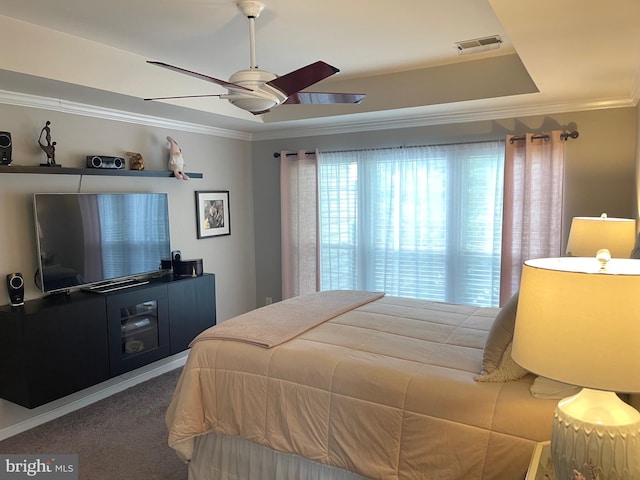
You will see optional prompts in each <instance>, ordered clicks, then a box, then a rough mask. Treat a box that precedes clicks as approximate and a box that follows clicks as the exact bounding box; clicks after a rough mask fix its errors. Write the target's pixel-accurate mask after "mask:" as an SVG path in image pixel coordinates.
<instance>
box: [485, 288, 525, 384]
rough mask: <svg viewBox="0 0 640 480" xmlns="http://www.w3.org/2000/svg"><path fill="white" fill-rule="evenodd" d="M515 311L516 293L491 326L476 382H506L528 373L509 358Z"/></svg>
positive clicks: (516, 308)
mask: <svg viewBox="0 0 640 480" xmlns="http://www.w3.org/2000/svg"><path fill="white" fill-rule="evenodd" d="M517 310H518V292H516V293H515V294H514V295H513V296H512V297H511V298H510V299H509V300H508V301H507V303H505V305H504V306H503V307H502V308H501V309H500V311H499V312H498V314H497V315H496V318H495V320H494V321H493V324H492V325H491V329H490V330H489V335H488V336H487V340H486V342H485V345H484V352H483V355H482V372H481V373H480V375H478V376H477V377H475V379H476V381H478V382H508V381H510V380H518V379H519V378H522V377H524V376H525V375H526V374H527V373H529V372H528V371H527V370H525V369H524V368H522V367H521V366H520V365H518V364H517V363H516V362H514V361H513V358H511V342H512V340H513V330H514V329H515V324H516V312H517Z"/></svg>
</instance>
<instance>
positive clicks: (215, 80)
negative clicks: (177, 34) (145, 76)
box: [147, 60, 253, 92]
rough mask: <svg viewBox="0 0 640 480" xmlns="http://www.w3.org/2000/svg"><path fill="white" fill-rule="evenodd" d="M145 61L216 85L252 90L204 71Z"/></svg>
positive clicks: (232, 88)
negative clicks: (206, 73) (211, 75)
mask: <svg viewBox="0 0 640 480" xmlns="http://www.w3.org/2000/svg"><path fill="white" fill-rule="evenodd" d="M147 63H150V64H151V65H157V66H158V67H163V68H167V69H169V70H173V71H174V72H178V73H184V74H185V75H189V76H191V77H195V78H199V79H201V80H206V81H208V82H212V83H217V84H218V85H222V86H223V87H225V88H228V89H230V90H244V91H249V92H253V90H251V89H250V88H247V87H243V86H242V85H238V84H237V83H231V82H227V81H226V80H220V79H219V78H215V77H210V76H209V75H205V74H204V73H198V72H194V71H192V70H187V69H185V68H181V67H176V66H175V65H169V64H168V63H164V62H156V61H153V60H147Z"/></svg>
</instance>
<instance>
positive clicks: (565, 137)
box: [509, 130, 580, 143]
mask: <svg viewBox="0 0 640 480" xmlns="http://www.w3.org/2000/svg"><path fill="white" fill-rule="evenodd" d="M579 136H580V134H579V133H578V132H577V131H576V130H574V131H573V132H564V133H561V134H560V140H569V138H573V139H576V138H578V137H579ZM525 138H527V136H526V135H521V136H519V137H511V138H510V139H509V143H513V142H517V141H518V140H524V139H525ZM549 138H550V137H549V135H547V134H543V135H533V136H532V137H531V140H540V139H544V140H549Z"/></svg>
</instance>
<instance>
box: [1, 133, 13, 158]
mask: <svg viewBox="0 0 640 480" xmlns="http://www.w3.org/2000/svg"><path fill="white" fill-rule="evenodd" d="M10 163H11V133H10V132H0V165H9V164H10Z"/></svg>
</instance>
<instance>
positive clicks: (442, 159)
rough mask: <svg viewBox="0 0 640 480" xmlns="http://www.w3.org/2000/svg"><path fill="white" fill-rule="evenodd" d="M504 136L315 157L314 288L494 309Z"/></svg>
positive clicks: (498, 286)
mask: <svg viewBox="0 0 640 480" xmlns="http://www.w3.org/2000/svg"><path fill="white" fill-rule="evenodd" d="M503 163H504V142H498V141H496V142H482V143H474V144H459V145H445V146H429V147H408V148H407V147H405V148H389V149H379V150H361V151H347V152H326V153H320V155H319V158H318V189H319V222H320V242H321V250H320V269H321V273H320V278H321V289H322V290H329V289H364V290H378V291H385V292H386V293H388V294H389V295H397V296H405V297H412V298H422V299H427V300H435V301H445V302H454V303H463V304H469V305H479V306H497V305H498V301H499V292H500V245H501V244H500V241H501V233H502V232H501V228H502V186H503Z"/></svg>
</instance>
